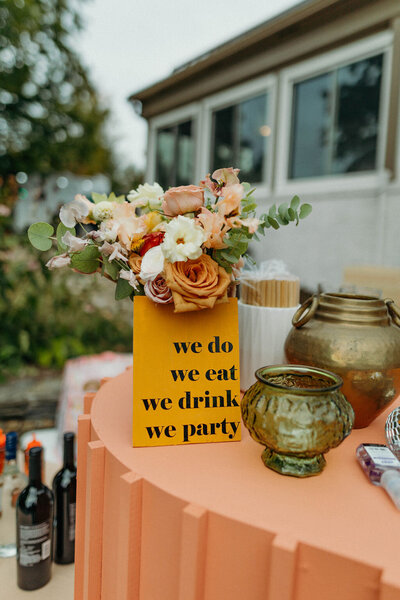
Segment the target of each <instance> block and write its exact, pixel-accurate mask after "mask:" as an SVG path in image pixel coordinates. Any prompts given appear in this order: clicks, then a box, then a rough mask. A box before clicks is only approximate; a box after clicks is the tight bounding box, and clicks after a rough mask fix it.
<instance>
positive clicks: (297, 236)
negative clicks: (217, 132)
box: [143, 0, 400, 290]
mask: <svg viewBox="0 0 400 600" xmlns="http://www.w3.org/2000/svg"><path fill="white" fill-rule="evenodd" d="M314 4H315V5H322V4H323V2H315V3H314ZM344 4H345V3H343V2H341V1H340V0H339V1H337V2H333V1H332V2H328V0H327V1H326V2H325V5H326V6H325V14H323V15H322V17H321V15H320V16H319V25H318V20H317V21H316V20H315V19H316V17H315V16H314V21H312V20H311V21H310V19H311V17H308V18H309V21H308V22H307V23H308V24H307V26H305V27H304V28H303V29H302V28H301V27H299V28H297V29H296V28H295V27H294V26H292V29H289V31H287V32H286V33H285V34H282V38H281V42H280V43H278V44H277V43H276V40H273V35H272V34H271V35H272V37H271V39H268V40H266V41H265V43H262V40H259V41H258V42H257V44H258V46H257V48H258V50H257V51H254V52H253V53H251V52H250V50H249V49H248V50H247V51H246V52H244V53H243V56H242V58H241V59H240V60H238V62H237V64H234V65H232V62H234V61H232V62H229V61H228V62H227V63H226V64H227V65H228V64H229V66H227V68H226V73H225V76H224V77H222V79H221V78H219V86H221V81H222V89H221V87H220V89H219V90H218V91H217V92H215V89H216V88H215V86H214V84H213V81H214V79H215V78H214V77H213V75H211V76H210V78H209V81H208V83H207V85H204V81H205V80H204V79H203V76H201V75H200V74H199V75H198V78H197V79H194V78H193V77H194V76H193V77H191V78H189V79H188V80H187V81H185V79H184V77H183V75H181V76H180V74H179V73H178V76H180V80H179V81H178V82H177V86H178V87H177V88H176V90H175V91H176V97H178V98H180V100H178V101H177V100H175V106H174V108H173V109H172V110H167V111H165V107H167V106H170V107H171V106H172V104H173V103H172V100H171V99H172V98H173V95H174V85H175V84H174V81H173V79H174V77H175V76H172V77H171V81H170V82H169V87H167V88H165V82H164V91H163V92H162V93H161V91H160V93H159V94H158V93H156V94H155V95H154V98H151V99H148V100H146V98H145V97H144V98H143V101H144V108H145V110H144V114H147V115H148V116H149V144H148V165H147V180H148V181H153V180H154V178H155V143H156V137H155V136H156V131H157V129H158V128H160V127H165V126H167V125H168V124H171V123H176V122H178V121H180V120H182V119H186V118H192V119H193V122H194V123H195V130H196V132H197V133H196V147H195V168H194V173H193V181H197V180H199V179H200V178H202V177H203V176H204V175H205V174H206V173H207V172H209V170H210V139H211V133H210V132H211V121H210V119H211V112H212V110H213V109H214V108H215V107H218V106H223V105H224V103H225V105H226V103H227V102H229V99H231V100H232V101H236V100H238V99H239V100H240V98H241V97H245V96H246V94H249V93H251V92H252V93H255V92H257V90H265V91H267V92H268V94H269V102H270V119H271V125H272V134H271V136H270V138H269V139H268V140H267V141H266V143H268V165H267V167H266V169H265V173H264V179H263V181H262V182H258V183H256V182H252V183H254V184H256V185H257V192H256V196H257V199H258V202H259V205H260V213H262V212H265V211H267V210H268V208H269V207H270V206H271V205H272V204H274V203H276V204H279V203H281V202H284V201H290V198H291V197H292V195H294V194H298V195H299V196H300V198H301V200H302V201H303V202H310V203H311V204H312V206H313V213H312V214H311V216H309V217H308V218H307V219H306V220H305V221H302V222H301V223H300V226H299V227H294V226H293V225H290V226H288V227H284V228H281V230H279V231H278V232H276V231H274V230H272V229H268V230H267V234H266V236H265V238H263V239H262V241H261V242H260V243H254V244H253V245H252V247H251V253H252V254H253V256H254V258H256V260H257V261H261V260H265V259H267V258H277V257H279V258H281V259H283V260H284V261H285V262H286V263H287V264H288V266H289V267H290V269H291V270H292V271H293V272H294V273H296V274H298V275H299V276H300V278H301V281H302V285H303V287H305V288H308V289H310V290H315V289H316V288H317V286H321V287H322V288H323V289H325V290H328V289H331V290H334V289H337V288H338V287H339V286H340V284H341V283H342V281H343V270H344V268H345V267H346V266H350V265H384V266H393V267H396V266H400V235H399V233H398V224H399V223H400V168H399V167H400V159H399V155H400V154H399V137H400V136H399V121H400V119H399V113H400V111H399V96H400V89H399V88H400V81H399V78H400V4H399V3H398V2H397V0H379V2H375V1H374V0H371V1H368V0H362V1H359V2H352V3H351V7H352V8H353V9H355V8H357V7H358V8H357V10H353V11H349V12H348V14H347V13H343V12H340V11H341V10H342V9H343V6H344ZM346 4H347V6H349V4H348V3H346ZM334 5H335V6H336V9H337V11H336V14H335V12H334V8H335V6H334ZM306 8H307V7H306ZM308 8H310V7H308ZM339 9H340V10H339ZM329 11H330V12H329ZM332 11H333V12H332ZM321 19H322V21H321ZM293 27H294V29H293ZM272 41H274V43H275V46H274V47H272V46H271V44H272ZM296 49H297V55H296ZM253 50H254V48H253ZM267 50H268V52H267ZM377 52H382V53H383V55H384V69H383V75H382V84H381V98H380V112H379V137H378V143H377V162H376V169H375V170H373V171H369V172H368V173H367V172H365V173H359V174H356V173H346V174H343V175H335V176H322V177H313V178H310V179H294V180H289V179H288V177H287V175H286V174H287V172H288V155H289V138H290V121H291V114H292V104H291V102H292V97H291V94H292V89H293V82H295V81H296V80H298V79H299V78H300V79H301V77H306V76H308V77H312V76H314V75H318V74H319V73H324V72H325V71H326V70H327V69H330V68H335V67H340V66H341V65H343V64H346V63H347V64H349V63H350V62H351V61H354V60H361V59H363V58H365V57H368V56H372V55H374V53H377ZM278 57H279V58H278ZM295 57H297V60H296V58H295ZM205 60H206V61H207V60H210V59H208V58H205ZM200 62H201V61H200ZM189 70H190V69H189ZM217 72H218V71H217V70H216V71H215V73H214V75H215V74H216V73H217ZM255 74H257V76H251V75H255ZM229 83H230V84H231V85H229ZM233 83H234V85H233ZM202 85H203V92H202V93H201V91H199V90H200V89H201V86H202ZM196 90H197V91H196ZM178 91H179V93H178ZM182 98H185V99H187V102H185V103H183V104H179V102H181V101H182ZM189 100H190V101H189ZM171 103H172V104H171ZM177 103H178V105H177ZM150 115H151V116H150ZM220 166H222V165H220ZM226 166H231V165H226ZM232 166H237V165H232Z"/></svg>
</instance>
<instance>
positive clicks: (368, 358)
mask: <svg viewBox="0 0 400 600" xmlns="http://www.w3.org/2000/svg"><path fill="white" fill-rule="evenodd" d="M292 323H293V325H294V327H293V328H292V329H291V331H290V332H289V335H288V337H287V338H286V343H285V353H286V358H287V361H288V362H289V363H291V364H300V363H301V364H308V365H312V366H315V367H320V368H322V369H328V370H330V371H333V372H334V373H337V374H338V375H340V376H341V377H342V379H343V393H344V394H345V396H346V398H347V399H348V401H349V402H350V403H351V405H352V406H353V408H354V412H355V417H356V418H355V423H354V427H355V428H361V427H367V426H368V425H369V424H370V423H371V422H372V421H373V420H374V419H375V418H376V417H377V416H378V415H379V414H380V413H381V412H382V411H383V410H385V408H387V406H388V405H389V404H391V402H393V400H394V399H395V398H396V397H397V395H398V394H399V392H400V329H399V327H400V311H399V309H398V308H397V307H396V306H395V304H394V303H393V300H380V299H379V298H375V297H372V296H357V295H350V294H321V295H320V296H319V297H317V296H312V297H311V298H309V299H308V300H306V302H305V303H304V304H303V305H302V306H301V307H300V308H299V310H298V311H297V312H296V313H295V315H294V317H293V320H292Z"/></svg>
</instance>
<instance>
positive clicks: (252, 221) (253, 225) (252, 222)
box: [227, 217, 261, 234]
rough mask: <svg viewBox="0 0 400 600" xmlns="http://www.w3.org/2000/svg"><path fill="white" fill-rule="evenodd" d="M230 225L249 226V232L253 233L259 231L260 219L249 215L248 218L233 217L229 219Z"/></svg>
mask: <svg viewBox="0 0 400 600" xmlns="http://www.w3.org/2000/svg"><path fill="white" fill-rule="evenodd" d="M227 221H228V223H229V225H230V226H231V227H232V228H233V227H240V226H243V227H247V229H248V230H249V233H251V234H253V233H255V232H256V231H257V229H258V226H259V225H260V223H261V221H260V219H256V218H255V217H248V218H247V219H240V218H239V217H232V218H230V219H227Z"/></svg>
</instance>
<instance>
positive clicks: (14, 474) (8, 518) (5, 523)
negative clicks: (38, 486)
mask: <svg viewBox="0 0 400 600" xmlns="http://www.w3.org/2000/svg"><path fill="white" fill-rule="evenodd" d="M17 446H18V434H17V433H16V432H15V431H11V432H10V433H7V436H6V462H5V465H4V470H3V486H2V488H3V493H2V511H1V518H0V557H2V558H5V557H10V556H15V554H16V546H15V507H16V503H17V498H18V496H19V493H20V492H21V490H22V489H23V488H24V487H25V486H26V484H27V477H26V475H24V473H21V471H20V470H19V469H18V465H17Z"/></svg>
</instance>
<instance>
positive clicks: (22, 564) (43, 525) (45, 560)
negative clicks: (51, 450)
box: [17, 447, 54, 590]
mask: <svg viewBox="0 0 400 600" xmlns="http://www.w3.org/2000/svg"><path fill="white" fill-rule="evenodd" d="M42 454H43V448H40V447H36V448H32V449H31V450H30V451H29V483H28V485H27V487H26V488H25V489H24V490H22V492H21V493H20V495H19V497H18V501H17V582H18V586H19V587H20V588H21V589H23V590H36V589H38V588H41V587H42V586H44V585H45V584H46V583H47V582H48V581H49V580H50V577H51V562H52V559H51V543H52V532H53V504H54V502H53V493H52V492H51V490H49V488H48V487H46V486H45V485H44V484H43V483H42Z"/></svg>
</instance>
